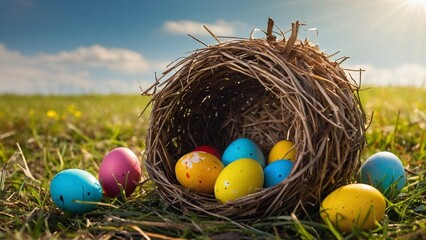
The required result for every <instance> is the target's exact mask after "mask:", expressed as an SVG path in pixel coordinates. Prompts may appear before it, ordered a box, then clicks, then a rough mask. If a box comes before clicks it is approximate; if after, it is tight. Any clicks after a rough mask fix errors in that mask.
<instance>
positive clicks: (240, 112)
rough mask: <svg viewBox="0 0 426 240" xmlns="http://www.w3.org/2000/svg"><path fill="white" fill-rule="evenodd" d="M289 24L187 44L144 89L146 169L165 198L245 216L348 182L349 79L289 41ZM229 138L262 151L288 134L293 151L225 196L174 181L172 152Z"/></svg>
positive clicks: (352, 164) (353, 165)
mask: <svg viewBox="0 0 426 240" xmlns="http://www.w3.org/2000/svg"><path fill="white" fill-rule="evenodd" d="M299 25H300V24H299V23H298V22H296V23H293V24H292V30H291V36H290V37H289V38H288V40H287V39H285V38H284V39H282V40H281V39H280V40H279V41H278V40H276V38H275V37H274V36H273V35H272V27H273V21H272V20H270V21H269V22H268V30H267V32H266V33H267V37H266V38H265V39H252V38H250V39H234V40H229V41H226V42H219V43H218V44H217V45H213V46H208V47H205V48H203V49H199V50H196V51H194V52H193V53H192V54H191V55H189V56H188V57H186V58H184V59H182V60H180V61H179V62H177V63H174V65H173V66H172V67H171V68H170V69H169V70H168V71H167V72H165V73H164V75H163V77H162V78H166V77H165V76H167V79H165V80H164V81H160V80H162V78H160V79H159V81H157V83H156V84H154V85H153V86H152V87H151V88H150V89H148V90H147V92H148V91H152V90H153V89H157V88H158V89H160V90H159V91H158V92H157V91H154V93H153V94H152V100H151V103H152V110H151V116H150V125H149V129H148V133H147V136H146V152H145V161H146V167H147V171H148V174H149V176H150V178H151V179H152V180H153V181H154V182H155V185H156V189H157V191H158V194H159V195H160V197H161V198H162V199H163V200H164V201H165V202H166V203H167V204H169V205H170V206H172V207H173V208H175V209H177V210H179V211H180V212H183V213H189V212H195V213H198V214H202V215H215V216H223V217H227V218H232V219H235V220H241V221H249V220H254V219H259V218H263V217H267V216H272V215H279V214H289V213H291V212H296V213H297V212H300V210H303V209H306V208H311V207H313V206H318V203H319V202H320V201H321V200H322V198H324V197H325V195H326V194H328V193H330V192H331V191H332V190H334V189H335V188H337V187H339V186H341V185H343V184H347V183H348V182H349V181H351V180H352V177H353V174H354V172H356V170H357V169H358V167H359V163H360V152H361V150H362V148H363V146H364V143H365V139H364V134H365V125H366V118H365V114H364V111H363V109H362V106H361V104H360V100H359V97H358V94H357V93H358V90H359V87H358V85H357V84H356V83H354V82H352V81H349V80H348V78H347V76H346V74H345V72H344V71H343V70H342V69H341V67H340V66H339V63H338V62H333V61H330V59H329V58H330V56H327V55H326V54H324V53H323V52H321V51H320V50H319V48H318V47H317V46H315V45H313V44H311V43H310V42H308V41H301V40H299V39H297V32H298V29H299ZM213 36H214V35H213ZM283 36H285V35H283ZM214 37H215V36H214ZM215 38H216V37H215ZM216 39H217V38H216ZM217 40H218V41H220V40H219V39H217ZM170 75H171V76H170ZM145 93H146V92H145ZM239 137H246V138H250V139H252V140H254V141H255V142H256V143H257V144H258V145H259V147H260V148H261V149H262V151H263V153H264V154H265V155H266V156H267V154H268V152H269V150H270V149H271V148H272V146H273V145H274V144H275V143H277V142H278V141H279V140H282V139H289V140H292V141H293V142H294V143H295V146H296V148H297V155H296V161H295V164H294V167H293V170H292V172H291V174H290V176H289V177H288V178H287V179H286V180H285V181H283V182H282V183H280V184H279V185H276V186H274V187H271V188H266V189H261V190H260V191H258V192H256V193H254V194H251V195H248V196H246V197H243V198H240V199H238V200H235V201H232V202H228V203H226V204H221V203H219V202H218V201H217V200H216V199H215V197H214V196H213V195H208V194H201V193H195V192H191V191H188V190H187V189H184V188H183V187H182V186H180V185H179V183H178V182H177V180H176V177H175V172H174V167H175V163H176V162H177V160H178V159H179V158H180V157H181V156H182V155H184V154H186V153H188V152H190V151H191V150H193V149H194V148H195V147H196V146H199V145H206V144H207V145H211V146H215V147H216V148H218V149H219V150H220V151H223V150H224V149H225V148H226V146H227V145H228V144H230V143H231V142H232V141H233V140H235V139H237V138H239Z"/></svg>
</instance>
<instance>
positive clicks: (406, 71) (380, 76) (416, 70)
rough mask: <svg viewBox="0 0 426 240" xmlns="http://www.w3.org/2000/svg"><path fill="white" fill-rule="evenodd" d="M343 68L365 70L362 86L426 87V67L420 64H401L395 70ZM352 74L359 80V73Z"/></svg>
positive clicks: (365, 67)
mask: <svg viewBox="0 0 426 240" xmlns="http://www.w3.org/2000/svg"><path fill="white" fill-rule="evenodd" d="M343 67H344V68H348V69H354V70H355V69H360V68H361V69H363V70H365V72H362V75H361V81H362V85H373V86H412V87H426V66H422V65H419V64H401V65H399V66H397V67H394V68H379V67H375V66H373V65H371V64H364V65H362V64H360V65H357V66H353V65H352V66H343ZM351 74H352V76H353V77H354V78H355V80H358V77H359V75H358V73H355V72H351Z"/></svg>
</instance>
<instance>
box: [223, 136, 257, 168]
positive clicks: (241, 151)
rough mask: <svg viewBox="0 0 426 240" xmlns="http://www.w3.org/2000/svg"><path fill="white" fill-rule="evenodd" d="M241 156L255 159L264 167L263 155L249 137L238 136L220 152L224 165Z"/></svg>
mask: <svg viewBox="0 0 426 240" xmlns="http://www.w3.org/2000/svg"><path fill="white" fill-rule="evenodd" d="M241 158H251V159H254V160H256V161H257V162H258V163H259V164H260V166H262V168H264V167H265V156H264V155H263V153H262V150H261V149H260V148H259V146H257V144H256V143H255V142H254V141H253V140H251V139H249V138H238V139H236V140H235V141H233V142H232V143H231V144H229V145H228V147H227V148H226V149H225V151H224V152H223V154H222V162H223V164H224V165H225V166H227V165H228V164H230V163H232V162H233V161H235V160H238V159H241Z"/></svg>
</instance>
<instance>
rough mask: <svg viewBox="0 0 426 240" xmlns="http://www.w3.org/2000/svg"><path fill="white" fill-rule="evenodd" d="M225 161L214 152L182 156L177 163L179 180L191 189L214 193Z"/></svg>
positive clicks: (191, 153)
mask: <svg viewBox="0 0 426 240" xmlns="http://www.w3.org/2000/svg"><path fill="white" fill-rule="evenodd" d="M223 168H224V166H223V163H222V162H221V161H220V160H219V159H218V158H217V157H215V156H214V155H213V154H210V153H207V152H201V151H195V152H190V153H187V154H185V155H184V156H182V157H181V158H180V159H179V160H178V161H177V162H176V165H175V174H176V178H177V180H178V182H179V183H180V184H181V185H182V186H183V187H185V188H188V189H189V190H191V191H196V192H202V193H213V191H214V184H215V182H216V178H217V177H218V176H219V173H220V172H221V171H222V169H223Z"/></svg>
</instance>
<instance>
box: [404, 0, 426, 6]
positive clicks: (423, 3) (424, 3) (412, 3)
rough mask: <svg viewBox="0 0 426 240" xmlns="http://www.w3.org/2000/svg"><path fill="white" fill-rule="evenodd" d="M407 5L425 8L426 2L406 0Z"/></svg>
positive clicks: (425, 0)
mask: <svg viewBox="0 0 426 240" xmlns="http://www.w3.org/2000/svg"><path fill="white" fill-rule="evenodd" d="M408 3H409V4H410V5H412V6H415V7H426V0H408Z"/></svg>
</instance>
